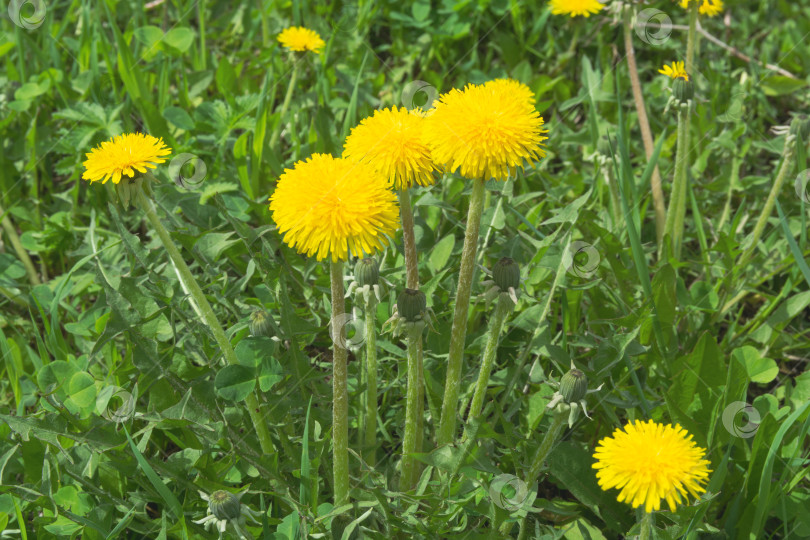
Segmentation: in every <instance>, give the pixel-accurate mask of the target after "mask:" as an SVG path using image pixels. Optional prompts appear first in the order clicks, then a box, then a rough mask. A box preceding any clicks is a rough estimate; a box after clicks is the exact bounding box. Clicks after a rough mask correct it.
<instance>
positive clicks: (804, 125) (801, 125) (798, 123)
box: [790, 114, 810, 141]
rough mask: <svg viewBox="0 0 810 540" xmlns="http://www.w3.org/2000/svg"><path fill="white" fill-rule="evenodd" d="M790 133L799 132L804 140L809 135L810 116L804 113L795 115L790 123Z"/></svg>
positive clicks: (795, 133)
mask: <svg viewBox="0 0 810 540" xmlns="http://www.w3.org/2000/svg"><path fill="white" fill-rule="evenodd" d="M790 134H791V135H799V134H801V136H802V140H804V141H806V140H807V137H808V136H810V118H808V117H807V116H806V115H804V114H802V115H799V116H795V117H794V118H793V121H792V122H791V123H790Z"/></svg>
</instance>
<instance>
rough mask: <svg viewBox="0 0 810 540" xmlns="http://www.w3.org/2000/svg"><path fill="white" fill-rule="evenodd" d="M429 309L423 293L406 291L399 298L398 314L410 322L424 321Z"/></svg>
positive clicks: (411, 290) (412, 290)
mask: <svg viewBox="0 0 810 540" xmlns="http://www.w3.org/2000/svg"><path fill="white" fill-rule="evenodd" d="M425 309H427V297H426V296H425V293H423V292H422V291H417V290H414V289H405V290H404V291H402V292H401V293H399V296H398V297H397V313H398V314H399V316H400V317H402V318H403V319H405V320H406V321H408V322H416V321H419V320H421V319H422V315H423V314H424V312H425Z"/></svg>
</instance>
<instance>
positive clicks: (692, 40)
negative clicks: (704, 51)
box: [684, 0, 699, 78]
mask: <svg viewBox="0 0 810 540" xmlns="http://www.w3.org/2000/svg"><path fill="white" fill-rule="evenodd" d="M698 4H699V2H698V0H692V2H689V32H688V33H687V34H686V63H685V65H684V68H686V73H688V74H689V77H690V78H691V77H692V67H693V66H694V63H695V49H696V48H697V40H698V32H697V24H698Z"/></svg>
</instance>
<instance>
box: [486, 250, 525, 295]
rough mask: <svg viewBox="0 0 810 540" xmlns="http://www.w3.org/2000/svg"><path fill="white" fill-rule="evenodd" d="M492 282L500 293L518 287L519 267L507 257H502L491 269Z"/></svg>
mask: <svg viewBox="0 0 810 540" xmlns="http://www.w3.org/2000/svg"><path fill="white" fill-rule="evenodd" d="M492 280H493V281H494V282H495V285H497V286H498V288H499V289H501V290H502V291H508V290H509V289H510V288H512V289H517V288H518V287H519V286H520V266H518V263H516V262H515V261H514V259H510V258H509V257H504V258H503V259H501V260H499V261H498V262H496V263H495V266H493V267H492Z"/></svg>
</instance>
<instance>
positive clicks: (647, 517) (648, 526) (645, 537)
mask: <svg viewBox="0 0 810 540" xmlns="http://www.w3.org/2000/svg"><path fill="white" fill-rule="evenodd" d="M652 521H653V520H652V514H651V513H650V512H645V513H644V517H643V518H642V519H641V532H640V533H639V535H638V538H639V540H649V538H651V535H652Z"/></svg>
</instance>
